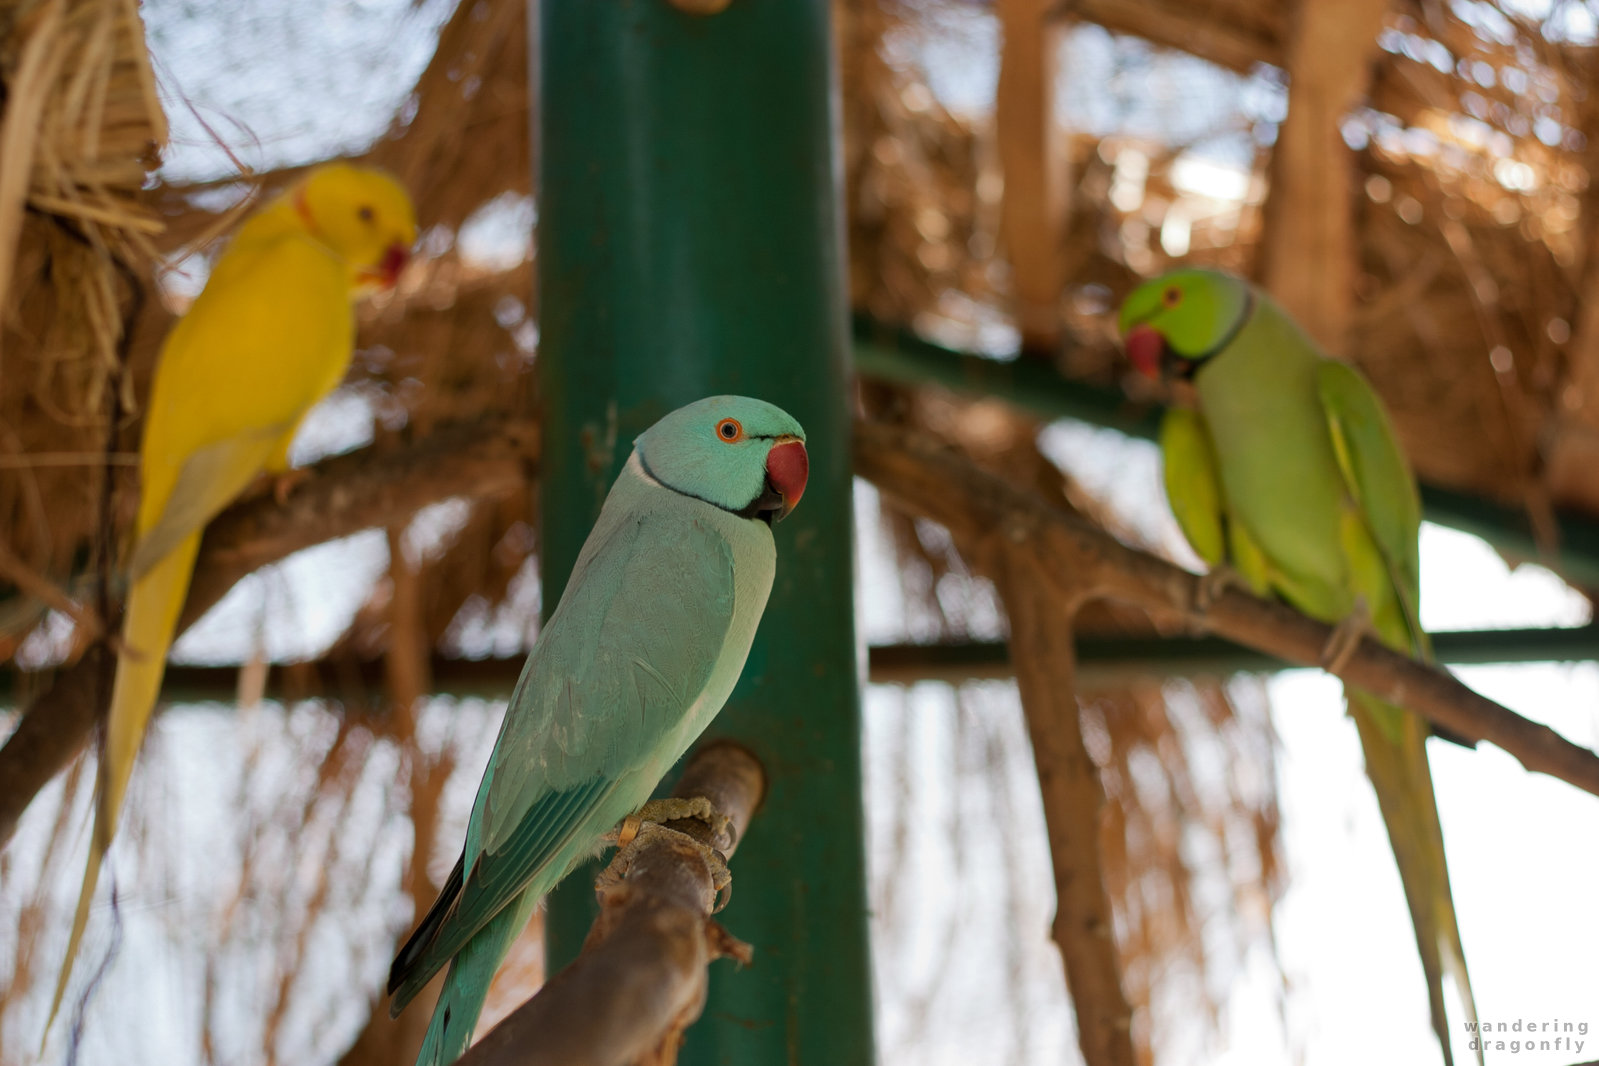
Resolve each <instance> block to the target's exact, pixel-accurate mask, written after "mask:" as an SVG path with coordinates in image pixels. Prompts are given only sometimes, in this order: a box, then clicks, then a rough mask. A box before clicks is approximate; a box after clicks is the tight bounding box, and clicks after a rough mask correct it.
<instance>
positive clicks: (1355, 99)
mask: <svg viewBox="0 0 1599 1066" xmlns="http://www.w3.org/2000/svg"><path fill="white" fill-rule="evenodd" d="M1388 6H1389V3H1388V0H1297V2H1295V3H1293V4H1292V5H1291V9H1292V17H1291V19H1290V24H1289V33H1288V54H1287V65H1288V117H1287V118H1286V119H1285V120H1284V121H1283V124H1282V128H1281V129H1280V130H1278V132H1277V146H1276V149H1275V150H1274V151H1273V152H1272V155H1271V188H1270V192H1269V193H1268V194H1267V198H1266V206H1265V212H1266V225H1265V232H1264V236H1263V241H1262V245H1261V256H1262V261H1261V272H1260V277H1261V280H1262V282H1263V283H1264V284H1265V287H1266V290H1267V291H1268V292H1270V293H1271V294H1272V295H1273V296H1275V297H1276V298H1277V299H1278V301H1279V302H1281V303H1282V305H1283V306H1284V307H1285V308H1286V309H1287V310H1288V312H1289V314H1291V315H1293V316H1294V317H1295V318H1296V319H1298V321H1299V324H1300V325H1301V326H1303V327H1304V328H1305V331H1306V332H1308V333H1309V334H1310V335H1311V337H1312V338H1314V339H1315V340H1316V342H1317V343H1318V344H1320V345H1321V346H1322V347H1324V348H1325V349H1327V351H1329V352H1331V353H1333V354H1334V355H1346V354H1348V353H1347V351H1346V348H1347V341H1348V331H1349V318H1350V311H1351V309H1352V308H1353V307H1354V298H1355V277H1356V273H1355V272H1356V262H1355V218H1354V212H1355V195H1356V188H1355V184H1356V181H1357V178H1358V174H1359V171H1358V168H1357V167H1356V165H1355V158H1354V153H1353V152H1352V151H1351V150H1350V148H1349V146H1348V145H1347V144H1345V143H1344V139H1343V132H1342V128H1341V127H1342V124H1343V120H1344V117H1345V116H1346V115H1348V114H1349V112H1350V109H1351V108H1353V107H1354V106H1355V105H1356V104H1357V103H1359V102H1360V101H1361V100H1362V99H1363V98H1364V97H1365V96H1366V93H1367V91H1368V89H1369V88H1370V84H1371V75H1372V70H1373V64H1374V63H1375V61H1376V58H1377V55H1378V48H1377V32H1378V31H1379V30H1380V29H1382V24H1383V17H1384V15H1386V14H1387V12H1388Z"/></svg>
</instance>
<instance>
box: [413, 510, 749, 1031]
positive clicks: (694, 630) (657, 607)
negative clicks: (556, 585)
mask: <svg viewBox="0 0 1599 1066" xmlns="http://www.w3.org/2000/svg"><path fill="white" fill-rule="evenodd" d="M657 491H661V490H657ZM602 521H604V517H603V516H602ZM733 610H734V574H733V556H732V550H731V548H730V547H729V545H728V544H727V542H726V541H725V540H724V539H723V538H722V536H721V534H720V533H718V532H716V531H715V530H714V529H712V528H710V527H709V526H707V525H704V524H702V523H701V522H699V521H698V520H696V519H695V518H694V517H692V515H691V514H690V513H688V509H687V508H680V509H676V510H669V509H658V510H647V511H643V512H631V513H624V514H622V515H621V516H620V517H619V518H617V519H616V520H615V521H614V523H613V528H611V529H610V530H608V531H607V530H596V535H595V536H592V537H591V538H590V541H589V543H588V544H587V545H586V546H585V549H584V553H583V557H582V558H580V559H579V560H578V566H577V568H576V569H575V570H574V571H573V574H572V578H571V580H570V581H569V582H568V585H567V590H566V594H565V595H564V596H563V597H562V599H561V604H560V607H559V608H558V609H557V610H556V612H555V615H554V617H552V618H551V619H550V622H549V625H548V626H547V627H546V628H545V631H544V633H543V634H542V635H541V637H540V639H539V641H538V644H537V645H536V646H535V647H534V649H533V653H532V654H531V655H530V656H529V657H528V662H527V666H526V667H525V668H524V669H523V671H522V678H521V680H520V681H519V682H518V684H517V688H516V691H515V692H514V693H513V694H512V696H511V703H510V706H509V708H508V709H507V710H506V714H505V721H504V724H503V725H502V726H501V728H500V736H499V739H498V740H497V741H496V743H495V746H494V753H493V754H492V755H491V756H490V757H489V766H488V769H487V771H486V772H485V773H484V776H483V783H482V785H481V786H480V787H479V790H478V799H477V804H476V806H475V807H474V808H473V812H472V819H471V822H470V823H469V825H468V827H467V840H466V849H465V854H464V856H463V863H462V867H461V877H460V880H459V885H460V890H459V892H458V893H456V894H455V897H454V900H453V903H452V904H450V905H449V911H448V913H443V914H439V915H438V916H437V919H436V920H433V919H434V917H435V916H434V915H432V914H430V915H429V920H425V921H424V922H423V924H422V926H421V927H419V928H418V930H417V933H416V934H414V935H413V937H412V943H410V944H407V946H406V948H405V949H402V951H401V953H400V956H399V958H397V959H396V961H395V966H394V971H393V973H392V974H391V978H390V984H391V988H395V989H397V991H396V993H395V1004H396V1006H395V1007H394V1008H392V1009H395V1010H398V1009H399V1007H401V1006H403V1005H404V1002H405V1000H407V999H409V998H410V995H413V994H414V991H415V990H417V989H420V988H421V986H422V984H423V983H425V982H426V981H427V979H428V977H429V976H430V975H431V974H432V973H433V972H435V971H436V970H438V969H439V968H440V967H441V966H443V965H444V963H446V962H447V961H449V959H450V957H451V956H453V955H454V954H455V953H456V952H457V951H459V950H460V949H461V947H462V946H464V945H465V944H466V942H467V941H468V940H469V939H470V938H471V937H472V936H473V934H475V933H476V932H477V931H478V930H479V929H481V928H482V927H483V926H484V925H485V924H486V923H487V922H488V921H489V920H490V919H491V918H493V917H494V915H495V914H496V913H498V912H499V911H500V910H501V908H503V907H505V906H506V905H507V904H509V903H511V902H512V901H513V900H515V899H516V898H518V897H519V896H520V895H521V894H522V892H523V891H524V890H526V889H528V888H529V887H530V886H531V887H532V888H534V889H535V890H536V891H537V892H538V894H540V895H542V894H543V893H544V892H547V891H548V890H549V889H550V888H551V887H553V885H554V883H555V882H556V881H557V880H559V878H560V877H562V876H563V875H565V873H566V872H567V870H568V869H569V868H570V866H571V865H572V864H573V863H574V862H576V861H577V860H579V859H581V858H583V857H584V856H586V855H588V854H589V853H590V852H591V851H592V848H593V845H594V841H595V839H596V838H597V837H598V836H599V834H601V833H603V832H605V831H606V830H607V829H610V828H611V827H612V825H614V824H615V822H616V821H617V820H619V819H620V818H621V817H623V816H624V815H626V814H627V813H629V812H628V811H626V810H619V811H614V812H612V811H609V810H608V807H609V806H611V805H613V804H607V802H606V801H607V799H608V798H609V797H610V795H611V793H613V792H614V791H616V790H617V788H618V786H619V784H620V783H621V782H622V781H623V780H624V779H626V778H629V777H632V776H634V775H638V774H644V775H651V776H650V780H651V782H652V783H653V781H655V780H656V779H658V778H659V776H660V775H661V774H662V773H664V772H665V771H666V770H667V769H668V768H669V767H670V761H671V759H672V758H673V757H675V754H676V752H677V751H679V750H681V748H676V749H675V750H672V749H674V744H673V741H674V739H676V738H678V737H679V736H680V729H681V727H682V726H683V725H684V722H685V718H686V717H687V716H688V714H689V712H690V711H691V710H693V709H695V704H696V703H697V701H698V700H699V698H700V696H701V694H702V693H703V692H704V690H705V689H706V687H707V684H708V682H709V681H710V680H711V675H712V673H713V671H714V670H715V669H716V666H717V663H718V660H719V658H720V657H721V652H722V647H723V644H724V643H725V641H726V638H727V633H728V629H729V627H730V626H731V624H732V621H733ZM689 739H692V738H683V739H682V743H685V744H686V743H687V742H688V740H689ZM658 764H659V765H658ZM599 823H604V824H599ZM445 895H448V893H445ZM444 905H445V900H444V898H443V897H442V896H441V899H440V901H439V903H438V904H435V909H437V908H438V907H440V906H444ZM430 921H431V924H432V926H433V928H431V929H430V928H429V925H430ZM424 934H427V935H426V936H424Z"/></svg>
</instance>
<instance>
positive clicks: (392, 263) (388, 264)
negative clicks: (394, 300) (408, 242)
mask: <svg viewBox="0 0 1599 1066" xmlns="http://www.w3.org/2000/svg"><path fill="white" fill-rule="evenodd" d="M410 261H411V249H410V248H408V247H406V246H405V245H403V244H400V243H399V242H395V243H394V244H391V245H389V248H388V251H386V252H384V253H383V258H382V260H381V261H379V263H378V265H377V266H376V267H375V268H373V269H371V270H363V271H362V272H361V279H362V280H363V281H370V282H372V283H373V284H375V285H377V286H378V287H379V288H383V289H392V288H394V286H395V283H397V282H398V281H399V280H400V271H402V270H404V269H405V264H406V263H409V262H410Z"/></svg>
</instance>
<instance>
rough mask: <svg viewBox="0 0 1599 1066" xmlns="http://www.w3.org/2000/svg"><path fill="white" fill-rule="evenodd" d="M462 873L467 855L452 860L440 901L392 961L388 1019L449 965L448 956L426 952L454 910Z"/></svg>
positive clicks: (396, 1013) (459, 892)
mask: <svg viewBox="0 0 1599 1066" xmlns="http://www.w3.org/2000/svg"><path fill="white" fill-rule="evenodd" d="M465 869H466V855H465V854H463V855H462V856H461V857H460V858H459V859H456V860H455V869H453V870H451V871H450V876H449V879H448V880H447V881H445V882H444V887H443V888H442V889H441V890H440V891H439V898H438V899H436V900H434V901H433V906H432V907H430V908H429V909H428V912H427V914H426V915H425V916H424V917H423V918H422V921H421V922H420V923H419V924H418V925H417V927H416V931H415V932H413V933H412V934H411V937H410V939H408V940H407V941H406V942H405V946H404V947H402V948H400V951H399V954H397V955H396V956H395V957H394V965H392V966H390V967H389V995H390V996H391V997H393V998H392V999H391V1000H390V1001H389V1017H391V1018H397V1017H399V1015H400V1012H401V1011H402V1010H404V1009H405V1007H406V1004H408V1003H410V1002H411V1000H413V999H415V998H416V994H417V993H418V992H420V991H422V988H423V986H424V985H426V984H427V983H428V982H429V981H430V980H432V979H433V975H434V974H436V973H438V972H439V970H441V969H443V967H444V963H445V962H446V961H448V956H441V955H439V954H438V953H437V952H433V953H431V956H430V953H429V951H428V949H429V948H430V947H432V946H433V940H434V937H435V936H436V935H437V934H438V931H439V926H440V925H442V924H443V923H444V919H445V916H446V915H448V914H449V913H450V910H451V909H452V908H453V907H454V906H455V897H457V896H459V895H460V894H461V883H462V875H463V873H464V872H465Z"/></svg>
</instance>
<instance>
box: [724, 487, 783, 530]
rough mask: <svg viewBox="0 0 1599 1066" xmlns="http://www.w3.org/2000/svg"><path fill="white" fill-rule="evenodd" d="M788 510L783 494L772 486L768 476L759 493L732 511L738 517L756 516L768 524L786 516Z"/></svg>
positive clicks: (779, 520)
mask: <svg viewBox="0 0 1599 1066" xmlns="http://www.w3.org/2000/svg"><path fill="white" fill-rule="evenodd" d="M790 510H791V508H790V507H789V506H788V501H787V500H785V499H783V494H782V493H781V492H778V491H777V489H776V488H774V487H773V486H772V482H771V479H770V478H768V479H767V481H766V484H765V486H764V487H763V488H762V489H761V494H760V495H759V496H757V497H755V498H754V499H753V500H751V501H750V502H749V503H748V504H747V505H745V506H744V507H742V508H740V509H739V510H737V511H734V512H733V513H734V514H736V515H738V516H739V517H740V518H757V519H759V520H761V521H762V522H765V523H766V524H767V525H768V526H770V525H771V524H772V523H773V522H781V521H782V520H783V519H785V518H787V517H788V512H789V511H790Z"/></svg>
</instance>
